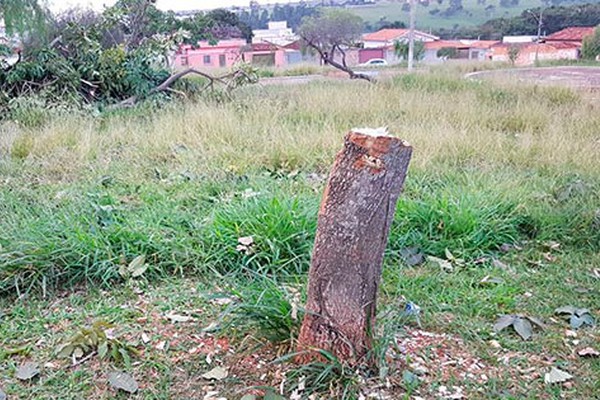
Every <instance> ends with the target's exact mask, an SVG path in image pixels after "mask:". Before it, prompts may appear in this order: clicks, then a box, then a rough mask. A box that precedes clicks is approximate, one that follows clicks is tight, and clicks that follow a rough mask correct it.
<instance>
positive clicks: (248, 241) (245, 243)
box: [238, 236, 254, 246]
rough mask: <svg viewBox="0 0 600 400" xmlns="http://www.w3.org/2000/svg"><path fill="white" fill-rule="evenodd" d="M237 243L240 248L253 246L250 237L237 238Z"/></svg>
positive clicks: (252, 240)
mask: <svg viewBox="0 0 600 400" xmlns="http://www.w3.org/2000/svg"><path fill="white" fill-rule="evenodd" d="M238 243H239V244H241V245H242V246H251V245H252V244H254V239H253V238H252V236H244V237H241V238H238Z"/></svg>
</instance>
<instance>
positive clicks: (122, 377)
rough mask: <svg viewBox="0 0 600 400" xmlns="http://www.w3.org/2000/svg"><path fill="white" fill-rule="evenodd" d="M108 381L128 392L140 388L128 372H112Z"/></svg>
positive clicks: (114, 386) (118, 388)
mask: <svg viewBox="0 0 600 400" xmlns="http://www.w3.org/2000/svg"><path fill="white" fill-rule="evenodd" d="M108 382H109V383H110V385H111V386H112V387H113V388H115V389H117V390H123V391H125V392H127V393H135V392H137V390H138V383H137V382H136V380H135V379H133V377H132V376H131V375H129V374H128V373H126V372H117V371H115V372H110V373H109V374H108Z"/></svg>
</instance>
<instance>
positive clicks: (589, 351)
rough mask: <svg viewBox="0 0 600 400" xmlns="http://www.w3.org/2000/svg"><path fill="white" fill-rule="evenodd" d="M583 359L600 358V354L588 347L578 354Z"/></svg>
mask: <svg viewBox="0 0 600 400" xmlns="http://www.w3.org/2000/svg"><path fill="white" fill-rule="evenodd" d="M577 354H579V355H580V356H581V357H598V356H600V352H598V351H597V350H596V349H593V348H591V347H586V348H585V349H581V350H579V351H578V352H577Z"/></svg>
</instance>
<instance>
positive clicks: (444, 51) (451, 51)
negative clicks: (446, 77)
mask: <svg viewBox="0 0 600 400" xmlns="http://www.w3.org/2000/svg"><path fill="white" fill-rule="evenodd" d="M436 55H437V56H438V58H444V59H448V58H456V57H457V56H458V50H457V49H456V47H442V48H441V49H439V50H438V51H437V54H436Z"/></svg>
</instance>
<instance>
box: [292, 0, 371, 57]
mask: <svg viewBox="0 0 600 400" xmlns="http://www.w3.org/2000/svg"><path fill="white" fill-rule="evenodd" d="M362 29H363V21H362V19H361V18H360V17H359V16H357V15H354V14H352V13H350V12H348V11H344V10H337V9H325V10H322V11H321V12H320V13H319V14H318V15H316V16H311V17H307V18H305V19H304V20H303V22H302V25H300V27H299V29H298V33H299V34H300V36H301V37H302V38H303V39H304V40H305V41H306V42H308V43H310V44H311V45H312V46H316V47H318V48H319V49H320V50H321V51H323V52H330V53H334V52H335V51H336V50H339V49H340V48H341V47H342V46H352V45H353V44H354V43H356V41H358V40H359V39H360V35H361V33H362Z"/></svg>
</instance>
